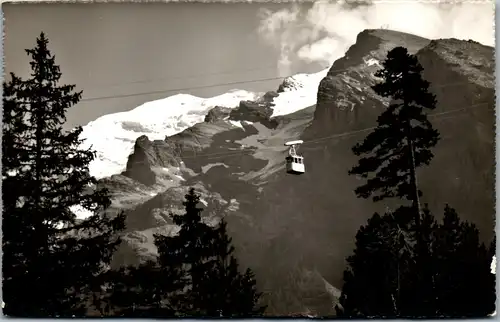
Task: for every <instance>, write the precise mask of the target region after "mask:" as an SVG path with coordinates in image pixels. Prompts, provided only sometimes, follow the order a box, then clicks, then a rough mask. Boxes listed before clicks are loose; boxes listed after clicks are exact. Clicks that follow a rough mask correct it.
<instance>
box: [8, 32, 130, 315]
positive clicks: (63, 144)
mask: <svg viewBox="0 0 500 322" xmlns="http://www.w3.org/2000/svg"><path fill="white" fill-rule="evenodd" d="M47 46H48V39H47V38H46V37H45V35H44V33H41V34H40V36H39V37H38V38H37V41H36V46H35V48H33V49H28V50H26V52H27V54H28V55H29V56H30V58H31V62H30V65H31V69H32V73H31V76H30V78H28V79H25V80H24V79H22V78H20V77H17V76H16V75H15V74H11V75H10V76H11V79H10V81H8V82H6V83H4V84H3V89H4V96H3V105H4V110H3V140H2V149H3V153H2V177H3V182H2V184H3V186H2V192H3V205H4V208H3V210H4V211H3V217H2V218H3V221H2V228H3V231H2V232H3V236H2V247H3V263H2V264H3V265H2V267H3V301H4V302H5V308H4V313H5V314H7V315H9V316H24V317H55V316H65V317H70V316H81V315H84V314H85V312H86V307H85V305H86V304H87V300H88V296H89V294H90V293H91V292H92V291H93V287H94V286H98V285H94V284H93V281H94V280H95V277H96V276H97V275H98V274H99V273H101V272H102V271H103V270H105V269H106V265H107V264H108V263H109V262H110V259H111V256H112V253H113V251H114V250H115V248H116V246H117V244H118V243H119V240H118V239H117V238H115V237H116V235H115V233H116V232H117V231H120V230H121V229H123V226H124V218H123V216H117V217H116V218H114V219H111V218H108V217H107V216H105V215H104V214H103V211H104V209H106V207H108V206H109V204H110V199H109V196H108V194H107V191H106V190H96V188H95V185H96V179H95V178H94V177H92V176H91V175H90V174H89V168H88V165H89V162H91V161H92V160H93V159H94V157H95V154H94V152H93V151H92V150H81V149H80V144H81V142H82V141H81V140H80V139H79V135H80V133H81V132H82V128H81V127H77V128H76V129H74V130H72V131H64V130H63V128H62V126H63V124H64V123H65V121H66V118H65V113H66V111H67V109H68V108H70V107H72V106H73V105H75V104H76V103H78V102H79V100H80V99H81V95H82V92H75V91H74V88H75V86H74V85H59V80H60V78H61V72H60V69H59V66H58V65H56V64H55V56H53V55H52V54H51V53H50V51H49V49H48V47H47ZM73 206H81V207H82V208H84V209H85V210H87V211H89V212H91V213H93V215H92V216H90V217H89V218H87V219H85V220H77V218H76V215H75V214H74V213H73V211H72V210H71V207H73Z"/></svg>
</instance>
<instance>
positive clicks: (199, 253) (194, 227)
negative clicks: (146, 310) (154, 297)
mask: <svg viewBox="0 0 500 322" xmlns="http://www.w3.org/2000/svg"><path fill="white" fill-rule="evenodd" d="M198 202H199V196H198V195H197V194H196V193H195V190H194V189H190V191H189V193H188V194H187V195H186V200H185V201H184V203H183V204H184V207H185V210H186V212H185V214H184V215H172V217H173V220H174V222H175V223H176V224H177V225H179V226H180V231H179V233H178V235H176V236H162V235H156V236H155V239H156V245H157V247H158V252H159V263H160V266H161V267H162V268H165V269H167V268H168V271H169V272H170V273H169V274H171V275H177V276H178V279H177V281H178V282H177V286H176V290H177V291H173V292H170V294H168V295H165V294H162V295H161V296H162V297H163V298H166V299H167V301H168V302H169V303H171V306H172V307H175V309H176V315H177V316H198V317H221V316H222V317H232V316H233V317H234V316H239V317H242V316H255V315H259V314H261V313H262V311H263V308H261V307H257V306H256V305H257V302H258V299H259V297H260V293H258V292H257V291H256V288H255V280H254V276H253V273H252V272H251V270H250V269H247V270H246V272H245V273H244V274H241V273H240V272H239V270H238V263H237V260H236V259H235V258H234V257H233V256H232V252H233V250H234V249H233V247H232V246H231V239H230V238H229V237H228V236H227V232H226V224H225V222H222V223H221V224H220V226H219V227H216V228H213V227H210V226H208V225H207V224H205V223H203V222H202V218H201V212H202V211H203V209H202V208H198V207H197V204H198Z"/></svg>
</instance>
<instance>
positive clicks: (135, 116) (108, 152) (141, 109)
mask: <svg viewBox="0 0 500 322" xmlns="http://www.w3.org/2000/svg"><path fill="white" fill-rule="evenodd" d="M327 72H328V69H325V70H323V71H320V72H318V73H313V74H297V75H294V76H291V77H287V78H285V80H284V82H285V83H286V88H285V92H282V93H279V96H277V97H275V98H274V101H273V103H274V104H275V106H274V107H273V109H274V113H273V115H272V116H278V115H286V114H290V113H293V112H295V111H298V110H301V109H304V108H307V107H309V106H312V105H314V104H316V95H317V92H318V86H319V83H320V82H321V80H322V79H323V77H325V76H326V74H327ZM260 96H261V94H260V93H254V92H249V91H245V90H233V91H230V92H228V93H225V94H222V95H219V96H215V97H211V98H201V97H196V96H193V95H188V94H177V95H173V96H170V97H167V98H164V99H160V100H155V101H151V102H147V103H144V104H142V105H140V106H138V107H136V108H135V109H133V110H130V111H127V112H120V113H114V114H108V115H104V116H101V117H99V118H98V119H96V120H95V121H92V122H90V123H88V124H87V125H85V126H84V127H83V132H82V134H81V136H80V137H81V138H82V139H85V141H84V143H83V144H82V148H89V147H92V149H93V150H95V151H96V154H97V157H96V159H95V160H94V161H93V162H91V164H90V173H91V174H92V175H93V176H95V177H96V178H97V179H101V178H104V177H109V176H111V175H113V174H118V173H121V172H122V171H124V170H125V167H126V164H127V160H128V156H129V155H130V154H131V153H132V152H133V148H134V144H135V141H136V139H137V138H138V137H140V136H141V135H147V136H148V138H149V139H150V140H163V139H165V137H166V136H171V135H174V134H176V133H179V132H181V131H183V130H185V129H187V128H189V127H191V126H193V125H195V124H196V123H199V122H203V120H204V118H205V115H206V114H207V113H208V111H209V110H210V109H212V108H214V107H215V106H223V107H227V108H236V107H238V105H239V103H240V101H243V100H257V99H258V98H259V97H260ZM233 125H234V126H241V124H239V122H238V124H233Z"/></svg>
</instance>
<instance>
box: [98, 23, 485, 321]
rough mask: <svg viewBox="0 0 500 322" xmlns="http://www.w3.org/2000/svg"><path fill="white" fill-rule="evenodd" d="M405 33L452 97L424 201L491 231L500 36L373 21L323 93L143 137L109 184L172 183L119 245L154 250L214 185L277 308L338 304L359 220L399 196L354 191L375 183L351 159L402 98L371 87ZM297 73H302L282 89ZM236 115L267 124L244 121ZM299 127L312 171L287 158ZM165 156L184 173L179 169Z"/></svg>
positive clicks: (133, 213)
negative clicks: (477, 38) (356, 173)
mask: <svg viewBox="0 0 500 322" xmlns="http://www.w3.org/2000/svg"><path fill="white" fill-rule="evenodd" d="M396 46H404V47H406V48H408V49H409V51H410V52H411V53H416V54H417V56H418V58H419V61H420V63H421V64H422V65H423V67H424V69H425V71H424V77H425V78H426V79H427V80H428V81H429V82H430V83H431V91H433V92H434V93H435V95H436V97H437V101H438V104H437V109H436V110H435V111H433V112H431V114H432V116H430V119H431V121H432V122H433V124H434V126H435V127H436V128H437V129H438V130H439V131H440V133H441V140H440V142H439V143H438V145H437V146H436V147H435V149H434V151H433V152H434V154H435V158H434V160H433V161H432V162H431V165H430V166H429V167H426V168H422V169H419V170H418V179H419V183H420V188H421V190H422V191H423V193H424V196H423V199H422V202H424V203H428V204H429V206H430V208H431V209H432V210H433V211H434V213H435V214H437V215H439V214H441V213H442V212H443V209H444V206H445V204H446V203H448V204H450V205H451V206H452V207H455V208H456V209H457V211H458V213H459V215H460V216H461V217H462V218H463V219H466V220H469V221H471V222H473V223H475V224H476V225H477V227H478V228H479V229H480V231H481V235H482V237H483V238H484V239H485V240H486V241H489V240H490V239H491V238H492V236H493V227H494V214H495V212H494V196H493V191H494V119H495V118H494V116H495V115H494V106H495V105H494V104H495V100H494V95H495V94H494V76H493V75H494V74H493V70H494V60H493V48H491V47H486V46H483V45H481V44H478V43H475V42H466V41H459V40H456V39H442V40H433V41H431V40H428V39H424V38H421V37H417V36H413V35H409V34H404V33H399V32H394V31H390V30H365V31H363V32H362V33H360V34H359V36H358V38H357V41H356V43H355V44H354V45H353V46H351V48H349V50H348V51H347V52H346V54H345V56H344V57H342V58H340V59H339V60H337V61H336V62H335V63H334V64H333V65H332V67H331V69H330V71H329V72H328V74H327V76H326V77H325V78H324V79H323V81H322V82H321V84H320V86H319V88H318V95H317V105H316V106H311V107H309V108H306V109H303V110H300V111H297V112H295V113H293V114H289V115H285V116H280V117H277V118H270V116H271V115H272V112H273V111H272V98H274V97H275V96H277V95H279V93H275V92H268V93H267V94H266V95H265V96H264V97H263V99H262V100H260V101H258V102H253V101H252V102H250V101H244V102H241V104H240V106H239V107H238V108H236V109H233V110H231V111H228V110H227V109H224V108H218V107H216V108H214V109H213V110H211V111H210V112H209V114H208V115H207V118H206V119H205V122H204V123H199V124H196V125H195V126H194V127H192V128H189V129H188V130H185V131H183V132H181V133H179V134H176V135H174V136H172V137H168V138H166V140H165V141H154V142H151V141H149V140H148V139H147V138H145V137H141V138H139V139H138V140H137V142H136V146H135V149H134V153H133V154H132V155H131V156H130V158H129V162H128V164H127V171H125V173H124V175H125V176H116V177H115V179H113V178H111V179H107V180H108V181H106V183H105V185H108V186H112V187H113V189H114V192H113V191H112V193H114V195H116V196H121V197H120V198H125V197H124V196H125V195H127V196H129V195H131V193H132V192H131V191H132V190H134V189H135V187H134V189H132V187H133V184H134V182H136V185H137V186H138V187H142V188H140V189H139V190H141V191H146V190H145V189H147V187H148V185H149V186H151V185H153V186H155V187H156V186H159V182H172V183H171V185H170V186H169V185H168V184H166V183H163V186H162V187H163V188H161V189H159V190H156V192H155V193H156V194H151V196H153V195H154V197H149V199H147V200H146V201H144V194H145V193H144V192H141V193H142V194H141V195H140V196H138V195H137V194H139V192H135V193H136V195H134V197H128V199H127V200H129V201H127V207H126V214H127V220H128V231H127V239H126V240H127V247H128V248H124V250H123V252H121V253H119V254H118V255H117V258H119V260H117V261H118V264H117V265H123V264H128V263H135V262H136V261H137V258H139V259H140V258H147V257H148V256H154V252H155V250H154V246H152V234H153V232H158V231H159V232H161V233H172V229H173V228H172V226H171V224H170V223H169V221H168V217H166V216H165V214H166V213H168V211H181V209H180V208H181V207H182V206H181V202H182V197H183V194H184V193H185V192H186V191H187V189H188V187H190V186H194V187H195V188H196V189H198V190H199V191H200V192H201V193H202V199H203V200H204V205H205V206H206V209H207V211H206V213H205V214H204V215H205V216H206V219H207V220H211V219H213V220H216V219H217V217H220V216H225V219H226V220H227V222H228V231H229V233H230V234H231V236H232V238H233V242H234V244H235V247H236V253H237V256H238V258H239V260H240V263H241V266H242V267H251V268H252V269H253V270H254V271H255V273H256V277H257V281H258V287H259V289H260V290H261V291H263V292H264V293H265V301H266V302H267V304H268V311H267V313H268V314H270V315H291V314H296V313H308V314H312V315H331V314H334V309H333V305H332V303H334V302H335V301H336V299H337V298H338V295H339V292H338V289H340V288H341V286H342V274H343V270H344V269H345V264H346V263H345V257H346V256H348V255H350V254H351V253H352V250H353V247H354V237H355V235H356V232H357V230H358V229H359V227H360V226H361V225H363V224H365V223H366V220H367V219H368V218H369V217H371V216H372V214H373V213H374V212H375V211H384V210H385V207H384V206H385V205H389V206H391V203H388V204H387V203H384V206H383V205H380V204H374V203H373V202H371V201H370V200H360V199H357V198H356V196H355V194H354V192H353V190H354V189H355V187H357V186H358V185H359V184H361V182H360V181H358V180H357V179H356V178H354V177H351V176H349V175H348V174H347V171H348V170H349V169H350V168H351V167H352V166H353V165H354V164H355V163H356V161H357V158H356V157H355V156H354V154H353V153H352V152H351V148H352V146H353V145H354V144H356V143H357V142H359V141H360V140H362V139H363V138H364V136H365V135H366V134H368V133H369V132H368V131H366V129H367V128H369V127H372V126H374V125H376V118H377V116H378V115H379V114H380V113H381V111H382V109H383V108H384V106H386V104H388V103H389V102H388V101H386V100H383V99H382V98H380V97H378V96H377V95H376V94H375V93H374V92H373V91H372V90H371V88H370V86H372V85H373V84H374V83H375V82H376V81H377V79H376V78H375V77H374V76H373V74H374V73H375V72H376V70H377V69H379V68H380V64H381V61H382V60H383V59H384V58H385V56H386V54H387V52H388V51H389V50H390V49H392V48H394V47H396ZM295 85H296V86H300V84H295ZM295 85H294V81H293V79H289V80H287V81H286V82H284V83H283V84H282V86H280V89H279V90H278V92H281V91H286V90H287V88H291V87H290V86H295ZM228 114H229V117H230V118H229V119H226V118H227V116H228ZM234 121H248V122H252V123H253V124H248V123H245V122H241V124H242V126H241V127H237V126H235V125H233V124H232V123H231V122H234ZM339 134H342V135H341V136H339ZM299 138H300V139H303V140H304V141H305V144H304V145H303V147H302V149H301V153H302V154H303V155H304V157H305V166H306V173H305V174H303V175H301V176H292V175H288V174H286V173H285V171H284V158H285V156H286V147H284V146H283V143H284V142H286V141H288V140H294V139H299ZM181 161H182V162H181ZM162 167H164V168H168V169H171V170H170V172H169V173H170V174H172V173H173V171H178V172H175V175H172V176H171V177H168V178H169V179H168V180H167V179H166V178H167V177H165V176H166V175H167V174H165V173H166V172H165V173H163V172H161V171H160V170H158V169H159V168H162ZM169 167H170V168H169ZM172 167H174V168H172ZM176 169H178V170H176ZM176 176H181V177H182V180H181V179H175V178H176ZM117 180H118V181H117ZM172 180H174V181H172ZM175 180H177V181H175ZM113 182H116V183H114V184H113ZM155 182H156V184H155ZM139 183H142V185H141V184H139ZM113 189H112V190H113ZM148 189H149V188H148ZM151 189H152V188H151ZM117 191H118V192H117ZM148 191H149V190H148ZM151 191H153V190H151ZM148 193H150V192H148ZM133 200H136V203H135V205H132V204H133ZM176 209H177V210H176Z"/></svg>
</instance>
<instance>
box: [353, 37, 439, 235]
mask: <svg viewBox="0 0 500 322" xmlns="http://www.w3.org/2000/svg"><path fill="white" fill-rule="evenodd" d="M382 65H383V68H382V69H381V70H379V71H377V73H376V74H375V76H377V77H379V78H381V79H382V81H381V82H380V83H378V84H375V85H374V86H372V89H373V90H374V91H375V93H377V94H378V95H380V96H382V97H384V98H388V99H391V100H392V101H391V104H390V105H389V107H388V108H387V109H386V110H384V111H383V112H382V114H381V115H380V116H379V117H378V120H377V122H378V125H377V127H376V128H375V129H374V130H373V132H371V133H370V134H368V136H367V137H366V138H365V140H364V141H363V142H362V143H360V144H356V145H355V146H354V147H353V152H354V154H355V155H357V156H360V155H367V156H366V157H363V158H361V159H360V160H359V163H358V164H357V165H356V166H354V167H353V168H352V169H351V170H350V171H349V174H351V175H359V176H361V177H362V178H367V179H368V180H367V182H366V184H365V185H362V186H360V187H358V188H357V189H356V190H355V192H356V194H357V195H358V196H359V197H362V198H369V197H372V198H373V200H374V201H380V200H383V199H385V198H389V197H397V198H401V199H407V200H409V201H411V204H412V207H413V209H414V212H415V220H416V223H417V226H418V222H419V218H420V217H419V216H418V214H419V213H420V204H419V197H420V195H421V192H420V191H419V190H418V185H417V176H416V169H417V168H418V167H420V166H422V165H428V164H429V162H430V161H431V159H432V157H433V154H432V152H431V150H430V148H432V147H434V146H435V145H436V144H437V142H438V140H439V133H438V132H437V131H436V130H435V129H433V127H432V124H431V123H430V122H429V120H428V119H427V115H426V113H425V112H424V110H425V109H427V110H433V109H435V107H436V99H435V96H434V95H433V94H431V93H429V91H428V88H429V83H428V82H427V81H425V80H424V79H423V78H422V71H423V68H422V66H421V65H420V64H419V62H418V60H417V57H416V56H415V55H411V54H409V53H408V51H407V49H406V48H404V47H396V48H394V49H392V50H391V51H389V53H388V54H387V59H386V60H385V61H384V62H383V64H382Z"/></svg>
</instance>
